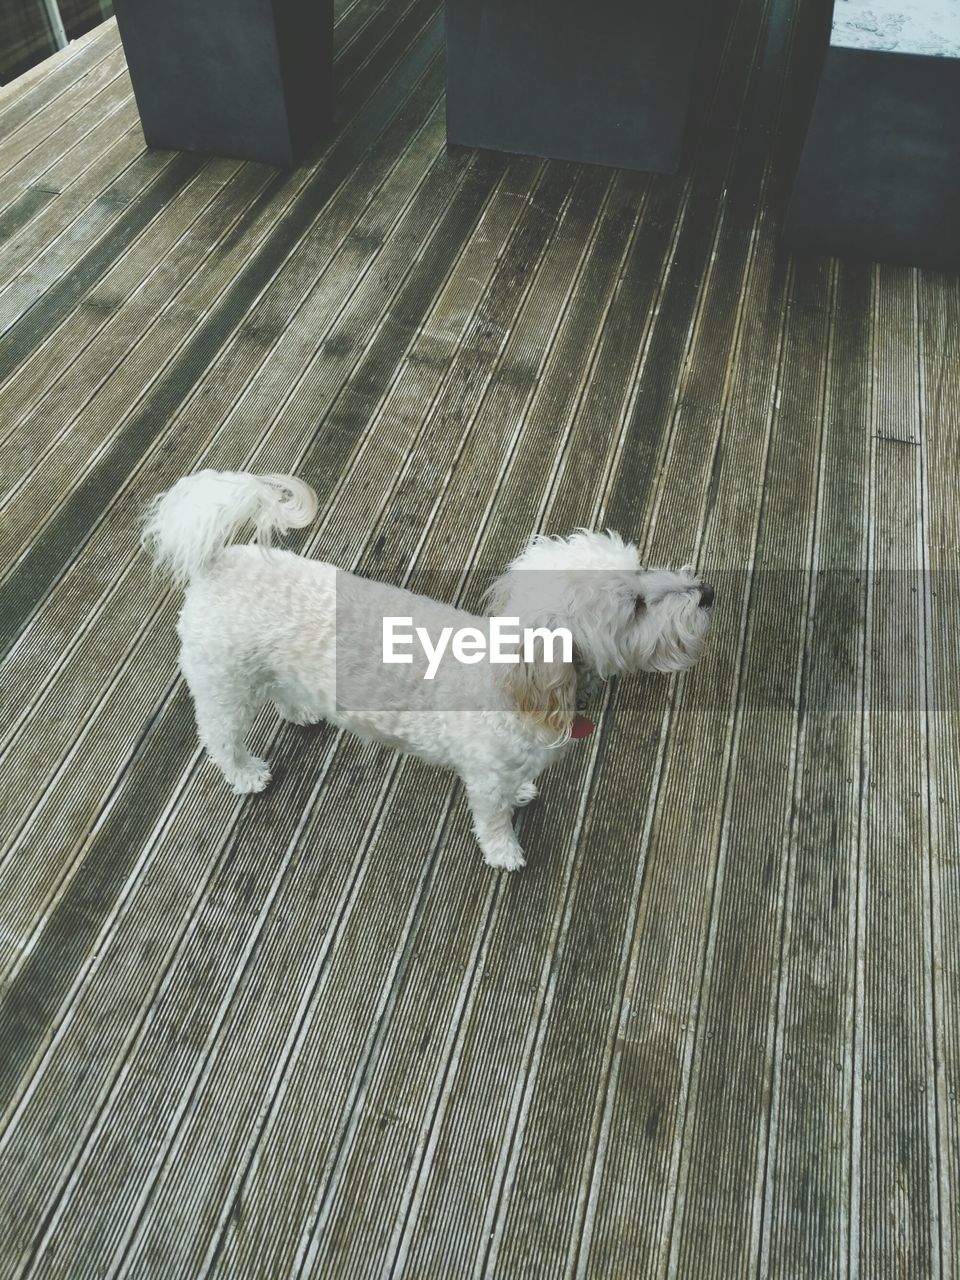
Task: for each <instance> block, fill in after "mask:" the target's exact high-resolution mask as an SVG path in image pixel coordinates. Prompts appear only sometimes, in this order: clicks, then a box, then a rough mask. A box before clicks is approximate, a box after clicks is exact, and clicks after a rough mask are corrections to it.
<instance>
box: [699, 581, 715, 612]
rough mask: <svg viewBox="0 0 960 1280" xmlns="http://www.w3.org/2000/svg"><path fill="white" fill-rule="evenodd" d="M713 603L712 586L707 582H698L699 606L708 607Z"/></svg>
mask: <svg viewBox="0 0 960 1280" xmlns="http://www.w3.org/2000/svg"><path fill="white" fill-rule="evenodd" d="M712 605H713V587H711V585H710V583H709V582H701V583H700V608H701V609H709V608H710V607H711V606H712Z"/></svg>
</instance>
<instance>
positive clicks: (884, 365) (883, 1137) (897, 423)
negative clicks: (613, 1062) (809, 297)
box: [851, 266, 940, 1276]
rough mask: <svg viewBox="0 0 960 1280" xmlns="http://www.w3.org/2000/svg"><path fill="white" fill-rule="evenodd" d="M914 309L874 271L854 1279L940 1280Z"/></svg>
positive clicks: (906, 275)
mask: <svg viewBox="0 0 960 1280" xmlns="http://www.w3.org/2000/svg"><path fill="white" fill-rule="evenodd" d="M916 302H917V299H916V272H915V271H913V270H911V269H909V268H899V269H898V268H893V267H887V266H884V267H877V268H875V269H874V312H873V323H874V339H873V353H872V357H873V369H874V377H873V387H872V391H873V395H872V421H871V427H872V440H871V453H870V524H871V535H870V546H869V553H868V572H869V589H868V599H867V638H866V650H867V661H866V698H865V704H866V705H865V708H864V716H865V728H864V736H865V744H866V759H865V763H864V779H863V826H862V834H863V843H862V849H861V861H860V875H859V885H858V889H859V893H858V911H857V962H858V963H857V1002H856V1009H855V1019H856V1024H855V1034H856V1047H855V1059H854V1097H853V1131H854V1143H853V1189H852V1200H853V1203H852V1228H851V1230H852V1236H853V1240H852V1243H851V1249H852V1250H853V1251H855V1252H856V1255H857V1257H858V1263H859V1267H860V1268H861V1273H862V1274H863V1275H864V1276H867V1275H877V1274H881V1273H883V1272H885V1271H891V1270H893V1269H894V1267H895V1266H896V1268H897V1269H898V1270H900V1271H901V1274H904V1275H923V1276H937V1275H939V1274H940V1242H939V1221H938V1218H939V1213H938V1202H939V1194H938V1188H937V1165H936V1151H937V1120H936V1114H935V1106H936V1088H935V1081H934V1076H933V1052H934V1045H933V1029H932V1025H931V1023H932V1012H933V1011H932V992H931V989H930V982H931V978H932V975H931V972H930V970H931V954H930V945H931V940H930V909H931V902H930V885H929V856H930V855H929V837H930V831H929V809H928V795H927V789H926V777H927V707H926V671H925V665H926V656H927V655H926V643H927V639H926V618H925V607H924V605H925V599H924V597H925V590H926V584H925V580H924V575H923V555H922V530H921V520H922V518H923V507H922V487H921V475H920V457H921V421H920V387H919V378H918V361H917V342H918V333H917V309H916ZM908 991H909V992H910V998H909V999H905V998H904V996H905V993H906V992H908Z"/></svg>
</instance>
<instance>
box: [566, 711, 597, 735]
mask: <svg viewBox="0 0 960 1280" xmlns="http://www.w3.org/2000/svg"><path fill="white" fill-rule="evenodd" d="M591 733H593V721H592V720H588V719H587V717H586V716H574V717H573V728H572V729H571V730H570V737H571V738H589V737H590V735H591Z"/></svg>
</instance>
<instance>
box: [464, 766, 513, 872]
mask: <svg viewBox="0 0 960 1280" xmlns="http://www.w3.org/2000/svg"><path fill="white" fill-rule="evenodd" d="M466 788H467V799H468V801H469V803H470V812H471V813H472V814H473V830H474V833H475V834H476V837H477V843H478V844H479V845H480V848H481V850H482V851H483V860H484V862H485V863H486V864H487V866H488V867H496V868H497V869H498V870H500V871H519V870H520V868H521V867H523V866H525V865H526V863H525V861H524V857H523V850H522V849H521V848H520V841H519V840H518V839H517V837H516V833H515V832H514V830H513V806H512V805H511V804H510V802H509V801H508V800H507V799H506V797H505V796H504V795H503V794H500V793H496V792H493V793H491V792H489V791H487V790H485V789H481V788H478V787H475V786H472V785H471V784H470V783H469V782H467V783H466Z"/></svg>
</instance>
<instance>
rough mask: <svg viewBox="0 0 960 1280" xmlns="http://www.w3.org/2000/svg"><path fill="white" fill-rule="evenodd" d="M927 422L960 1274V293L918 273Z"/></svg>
mask: <svg viewBox="0 0 960 1280" xmlns="http://www.w3.org/2000/svg"><path fill="white" fill-rule="evenodd" d="M918 307H919V318H920V353H919V354H920V395H921V399H920V424H921V440H922V450H923V453H922V456H921V466H922V467H923V480H924V516H925V521H924V525H925V542H926V573H927V581H928V601H927V626H928V634H929V668H928V673H927V706H928V711H929V716H930V722H929V728H930V756H931V763H930V779H929V794H930V817H931V854H932V856H931V900H932V913H931V915H932V919H931V930H932V947H933V981H934V991H933V1006H934V1008H933V1012H934V1019H935V1022H934V1027H935V1035H936V1041H935V1052H936V1065H937V1080H936V1090H937V1120H938V1132H937V1137H938V1143H939V1152H938V1163H939V1169H938V1172H939V1190H940V1262H941V1268H942V1274H943V1275H944V1277H950V1276H954V1275H956V1269H957V1264H956V1257H957V1247H958V1243H957V1242H958V1241H960V1114H958V1110H957V1097H958V1095H960V850H958V840H960V834H958V833H960V826H958V823H957V822H956V820H955V815H956V814H957V813H958V812H960V714H958V709H960V667H958V656H960V655H958V651H957V642H956V610H955V608H954V605H953V598H954V597H955V592H956V586H957V581H958V571H960V512H958V507H957V492H958V479H960V477H958V454H957V439H958V432H960V382H958V379H957V376H956V374H957V369H958V367H960V287H958V282H957V279H956V278H955V277H952V276H946V275H942V274H940V273H938V272H933V271H922V272H920V279H919V296H918Z"/></svg>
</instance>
